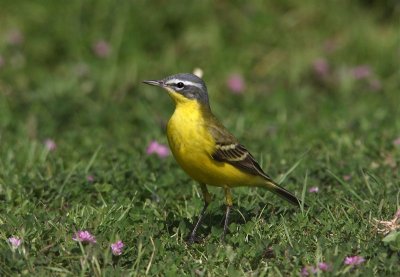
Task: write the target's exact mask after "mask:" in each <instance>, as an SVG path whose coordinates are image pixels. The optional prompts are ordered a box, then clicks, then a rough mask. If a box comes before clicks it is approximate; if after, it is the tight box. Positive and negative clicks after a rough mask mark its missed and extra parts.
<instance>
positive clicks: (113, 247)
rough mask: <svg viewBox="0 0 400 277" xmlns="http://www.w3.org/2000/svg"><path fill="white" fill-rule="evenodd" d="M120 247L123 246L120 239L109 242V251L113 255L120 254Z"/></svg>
mask: <svg viewBox="0 0 400 277" xmlns="http://www.w3.org/2000/svg"><path fill="white" fill-rule="evenodd" d="M122 248H124V243H123V242H122V241H121V240H119V241H117V242H115V243H113V244H111V252H112V253H113V255H115V256H119V255H121V254H122Z"/></svg>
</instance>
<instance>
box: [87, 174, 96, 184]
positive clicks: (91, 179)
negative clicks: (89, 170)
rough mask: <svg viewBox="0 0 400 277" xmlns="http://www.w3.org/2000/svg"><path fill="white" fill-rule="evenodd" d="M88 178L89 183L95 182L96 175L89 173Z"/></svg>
mask: <svg viewBox="0 0 400 277" xmlns="http://www.w3.org/2000/svg"><path fill="white" fill-rule="evenodd" d="M86 180H87V181H88V182H89V183H93V182H94V176H93V175H88V176H86Z"/></svg>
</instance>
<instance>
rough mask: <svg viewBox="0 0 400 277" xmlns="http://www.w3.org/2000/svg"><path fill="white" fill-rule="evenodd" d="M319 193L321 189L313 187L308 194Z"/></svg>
mask: <svg viewBox="0 0 400 277" xmlns="http://www.w3.org/2000/svg"><path fill="white" fill-rule="evenodd" d="M318 191H319V188H318V187H311V188H310V189H309V190H308V192H311V193H313V192H318Z"/></svg>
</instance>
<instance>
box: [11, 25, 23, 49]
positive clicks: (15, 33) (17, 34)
mask: <svg viewBox="0 0 400 277" xmlns="http://www.w3.org/2000/svg"><path fill="white" fill-rule="evenodd" d="M7 41H8V43H9V44H10V45H14V46H17V45H21V44H22V43H23V42H24V36H23V34H22V33H21V31H20V30H18V29H14V30H11V31H9V32H8V35H7Z"/></svg>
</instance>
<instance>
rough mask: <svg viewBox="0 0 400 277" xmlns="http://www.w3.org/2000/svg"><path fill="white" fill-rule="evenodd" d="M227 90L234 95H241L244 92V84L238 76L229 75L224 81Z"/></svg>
mask: <svg viewBox="0 0 400 277" xmlns="http://www.w3.org/2000/svg"><path fill="white" fill-rule="evenodd" d="M226 85H227V86H228V88H229V89H230V90H231V91H232V92H233V93H235V94H241V93H243V91H244V90H245V87H246V84H245V82H244V79H243V77H242V76H241V75H239V74H231V75H230V76H229V77H228V80H227V81H226Z"/></svg>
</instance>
